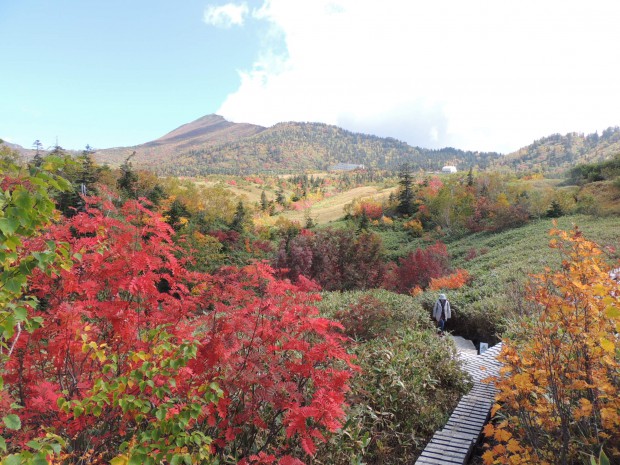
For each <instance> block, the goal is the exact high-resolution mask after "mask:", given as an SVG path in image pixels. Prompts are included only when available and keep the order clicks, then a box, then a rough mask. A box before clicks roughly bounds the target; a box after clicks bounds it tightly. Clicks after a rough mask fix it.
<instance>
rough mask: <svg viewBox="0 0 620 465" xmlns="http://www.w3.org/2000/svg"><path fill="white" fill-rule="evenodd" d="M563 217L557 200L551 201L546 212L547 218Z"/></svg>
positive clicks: (562, 211)
mask: <svg viewBox="0 0 620 465" xmlns="http://www.w3.org/2000/svg"><path fill="white" fill-rule="evenodd" d="M562 215H564V210H562V205H560V203H559V202H558V201H557V200H553V201H552V202H551V207H550V208H549V210H547V218H559V217H560V216H562Z"/></svg>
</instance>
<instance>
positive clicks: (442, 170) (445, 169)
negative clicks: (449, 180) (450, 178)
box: [441, 165, 457, 173]
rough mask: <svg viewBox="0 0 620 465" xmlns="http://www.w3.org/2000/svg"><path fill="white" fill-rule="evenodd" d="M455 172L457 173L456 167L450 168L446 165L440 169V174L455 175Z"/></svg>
mask: <svg viewBox="0 0 620 465" xmlns="http://www.w3.org/2000/svg"><path fill="white" fill-rule="evenodd" d="M456 171H457V169H456V166H452V165H446V166H444V167H443V168H441V172H442V173H456Z"/></svg>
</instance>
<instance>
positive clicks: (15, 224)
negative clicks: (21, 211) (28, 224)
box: [0, 218, 19, 236]
mask: <svg viewBox="0 0 620 465" xmlns="http://www.w3.org/2000/svg"><path fill="white" fill-rule="evenodd" d="M17 228H19V221H18V220H17V219H16V218H0V231H2V233H3V234H4V235H5V236H9V235H11V234H13V233H14V232H15V231H17Z"/></svg>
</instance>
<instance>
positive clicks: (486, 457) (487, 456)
mask: <svg viewBox="0 0 620 465" xmlns="http://www.w3.org/2000/svg"><path fill="white" fill-rule="evenodd" d="M494 458H495V457H494V456H493V452H491V451H490V450H488V451H486V452H485V453H484V454H482V460H483V461H484V464H485V465H493V462H494Z"/></svg>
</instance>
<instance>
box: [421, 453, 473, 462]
mask: <svg viewBox="0 0 620 465" xmlns="http://www.w3.org/2000/svg"><path fill="white" fill-rule="evenodd" d="M422 457H428V458H429V459H437V460H443V463H446V464H448V463H449V464H456V465H463V464H464V463H465V460H466V459H467V454H459V455H458V456H452V455H449V454H445V453H443V452H439V453H433V452H429V451H426V450H424V452H422Z"/></svg>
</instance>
